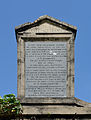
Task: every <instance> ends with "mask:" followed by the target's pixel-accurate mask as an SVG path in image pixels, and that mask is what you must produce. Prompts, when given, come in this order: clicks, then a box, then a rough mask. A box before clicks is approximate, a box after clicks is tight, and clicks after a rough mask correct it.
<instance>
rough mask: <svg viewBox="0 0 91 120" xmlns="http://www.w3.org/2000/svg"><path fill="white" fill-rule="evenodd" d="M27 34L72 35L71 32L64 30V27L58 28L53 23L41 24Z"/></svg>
mask: <svg viewBox="0 0 91 120" xmlns="http://www.w3.org/2000/svg"><path fill="white" fill-rule="evenodd" d="M25 32H27V33H29V32H30V33H32V32H33V33H71V31H69V30H65V29H63V28H62V26H58V25H56V24H53V23H51V22H47V21H45V22H42V23H41V24H39V25H37V26H34V27H32V28H30V29H28V30H26V31H25Z"/></svg>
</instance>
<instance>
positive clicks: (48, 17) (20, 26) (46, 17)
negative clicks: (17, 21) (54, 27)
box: [15, 15, 77, 31]
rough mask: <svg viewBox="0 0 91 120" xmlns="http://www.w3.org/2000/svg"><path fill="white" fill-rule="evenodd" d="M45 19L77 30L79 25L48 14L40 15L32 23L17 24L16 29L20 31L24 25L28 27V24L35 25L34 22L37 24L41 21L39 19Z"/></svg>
mask: <svg viewBox="0 0 91 120" xmlns="http://www.w3.org/2000/svg"><path fill="white" fill-rule="evenodd" d="M44 19H48V20H51V21H53V22H56V23H59V24H60V25H64V26H66V27H69V28H71V29H73V30H75V31H77V27H76V26H73V25H70V24H67V23H65V22H61V21H60V20H58V19H56V18H53V17H51V16H48V15H44V16H40V17H39V18H38V19H37V20H35V21H34V22H32V23H31V22H27V23H24V24H22V25H19V26H16V27H15V31H18V30H19V29H22V28H24V27H26V26H27V27H28V26H31V25H33V24H35V23H37V22H39V21H42V20H44Z"/></svg>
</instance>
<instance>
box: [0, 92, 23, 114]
mask: <svg viewBox="0 0 91 120" xmlns="http://www.w3.org/2000/svg"><path fill="white" fill-rule="evenodd" d="M12 114H13V115H18V114H22V109H21V104H20V101H19V100H17V99H16V97H15V95H14V94H8V95H4V97H3V98H2V97H1V96H0V115H12Z"/></svg>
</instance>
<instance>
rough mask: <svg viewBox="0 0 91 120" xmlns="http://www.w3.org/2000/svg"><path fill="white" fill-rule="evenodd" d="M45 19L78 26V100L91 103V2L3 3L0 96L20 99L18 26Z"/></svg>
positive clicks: (22, 0) (0, 11)
mask: <svg viewBox="0 0 91 120" xmlns="http://www.w3.org/2000/svg"><path fill="white" fill-rule="evenodd" d="M42 15H49V16H52V17H54V18H57V19H59V20H60V21H64V22H66V23H68V24H72V25H74V26H77V36H76V39H75V97H77V98H79V99H81V100H84V101H87V102H91V30H90V28H91V0H0V96H3V95H5V94H11V93H13V94H15V95H16V96H17V42H16V37H15V26H18V25H20V24H24V23H26V22H33V21H34V20H36V19H37V18H38V17H40V16H42Z"/></svg>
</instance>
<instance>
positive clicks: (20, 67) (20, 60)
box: [17, 33, 75, 103]
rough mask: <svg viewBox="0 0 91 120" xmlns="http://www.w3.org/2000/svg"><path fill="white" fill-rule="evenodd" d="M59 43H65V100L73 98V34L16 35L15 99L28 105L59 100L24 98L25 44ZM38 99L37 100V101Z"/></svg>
mask: <svg viewBox="0 0 91 120" xmlns="http://www.w3.org/2000/svg"><path fill="white" fill-rule="evenodd" d="M51 38H52V39H54V40H55V41H59V42H60V39H62V38H63V39H65V41H66V42H67V91H66V94H67V95H66V98H68V97H74V40H75V35H74V33H69V34H66V33H65V34H45V35H44V34H41V35H37V34H36V35H30V34H18V35H17V97H18V98H19V99H20V100H21V102H26V103H27V102H28V103H32V102H33V103H36V102H38V103H42V102H43V101H44V99H46V101H47V100H49V99H50V102H51V103H53V102H54V99H55V100H57V99H61V97H60V98H25V42H26V41H30V40H33V41H34V40H41V41H44V40H46V39H48V40H51ZM38 99H39V100H38Z"/></svg>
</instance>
